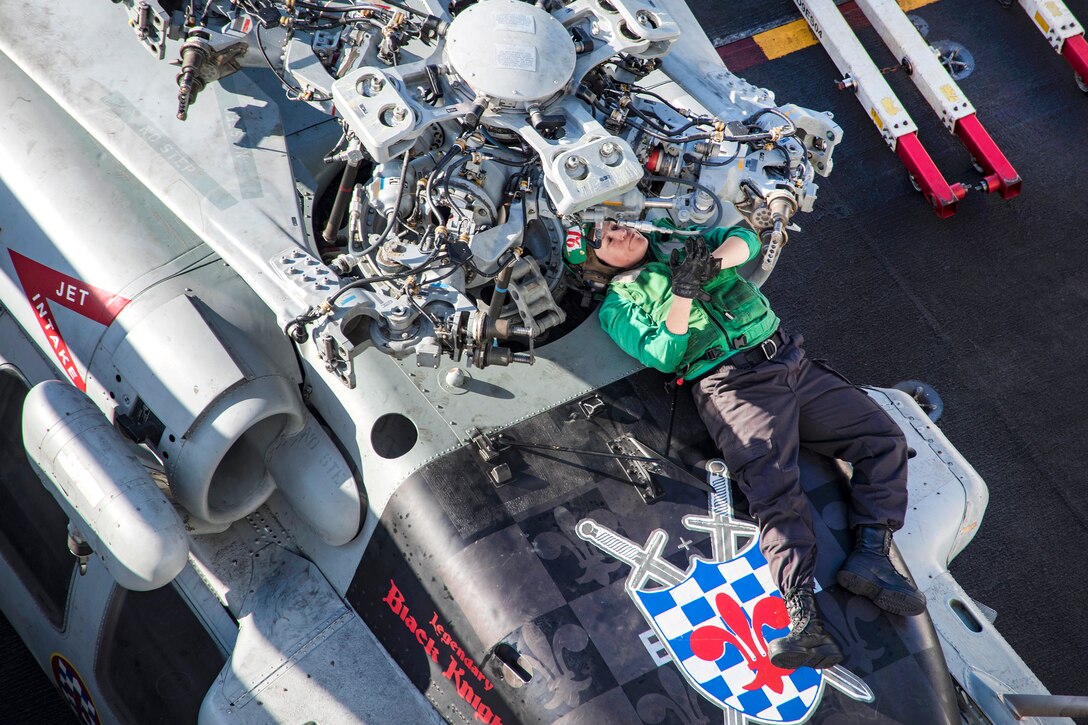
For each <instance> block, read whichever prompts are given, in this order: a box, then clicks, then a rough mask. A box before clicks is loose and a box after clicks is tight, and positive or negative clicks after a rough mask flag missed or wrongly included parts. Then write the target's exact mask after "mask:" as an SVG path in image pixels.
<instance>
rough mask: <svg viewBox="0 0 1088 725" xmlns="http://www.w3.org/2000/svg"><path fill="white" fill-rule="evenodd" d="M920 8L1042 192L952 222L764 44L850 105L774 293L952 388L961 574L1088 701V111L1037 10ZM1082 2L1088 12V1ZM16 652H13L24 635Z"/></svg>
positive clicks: (861, 375)
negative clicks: (964, 469) (965, 523)
mask: <svg viewBox="0 0 1088 725" xmlns="http://www.w3.org/2000/svg"><path fill="white" fill-rule="evenodd" d="M689 2H690V4H691V6H692V7H693V9H694V10H695V11H696V13H697V15H698V16H699V19H700V21H701V22H702V23H703V25H704V27H705V28H706V30H707V32H708V35H709V36H710V37H711V39H712V40H714V41H715V42H716V44H718V45H722V46H723V53H728V52H729V47H728V46H729V44H730V43H736V42H746V43H748V46H747V47H749V48H750V47H751V45H752V44H753V41H752V40H751V38H752V37H753V36H755V35H757V34H761V33H766V32H767V31H769V30H772V29H774V28H777V27H779V26H781V25H782V24H783V23H787V22H791V21H794V20H796V19H797V18H798V17H799V14H798V13H797V11H796V9H795V7H794V5H793V4H792V3H791V2H789V1H788V0H766V1H763V2H750V1H745V2H729V3H721V2H716V1H715V0H689ZM912 5H913V6H917V7H915V9H913V10H912V11H911V13H912V14H913V15H917V16H919V17H920V18H922V19H923V20H925V22H926V24H927V25H928V28H929V32H928V35H927V40H929V41H930V42H936V41H938V40H951V41H955V42H958V43H961V44H962V45H964V46H965V47H966V48H967V49H968V50H969V51H970V53H971V54H972V56H973V57H974V60H975V63H976V67H975V70H974V72H973V73H972V74H971V75H970V76H968V77H966V78H964V79H962V80H960V81H959V83H960V87H961V88H962V89H963V91H964V92H966V93H967V95H968V96H969V97H970V99H971V101H972V102H973V103H974V105H975V106H976V108H977V109H978V116H979V118H980V120H981V121H982V122H983V123H984V124H985V126H986V127H987V129H988V130H989V132H990V135H991V136H992V137H993V138H994V140H995V141H996V142H997V144H998V145H999V146H1000V147H1001V149H1002V150H1003V151H1004V153H1005V155H1006V156H1007V157H1008V158H1009V160H1010V161H1011V162H1012V163H1013V164H1014V166H1015V167H1016V169H1017V170H1018V171H1019V172H1020V175H1021V176H1022V177H1023V180H1024V184H1023V191H1022V194H1021V195H1020V196H1019V197H1017V198H1015V199H1012V200H1009V201H1003V200H1001V199H1000V198H999V197H997V196H986V195H983V194H981V193H977V192H971V193H969V194H968V196H967V198H966V199H965V200H964V201H963V202H962V203H961V204H960V205H959V210H958V212H957V213H956V215H955V216H953V217H951V218H949V219H945V220H941V219H938V218H937V217H936V215H934V213H933V212H932V210H931V209H930V208H929V207H928V206H927V204H926V203H925V202H924V201H923V199H922V198H921V196H920V195H919V194H918V193H917V192H915V191H914V189H913V188H912V187H911V184H910V182H909V180H908V178H907V174H906V171H905V170H904V168H903V166H902V165H901V164H900V163H899V161H898V159H896V157H895V155H894V154H893V153H892V152H891V151H890V150H889V149H888V148H887V146H886V145H885V144H884V142H883V141H882V140H881V138H880V137H879V135H878V134H877V132H876V130H875V128H874V127H873V125H872V123H871V121H870V120H869V118H868V117H867V116H866V114H865V112H864V110H863V109H862V108H861V107H860V105H859V104H858V103H857V102H856V100H855V99H854V98H853V97H852V94H850V93H849V92H846V93H841V92H838V91H837V90H836V89H835V83H834V81H835V80H836V79H837V78H839V72H838V71H837V70H836V68H835V66H834V65H833V64H832V62H831V60H830V58H829V57H828V55H827V54H826V52H824V50H823V49H822V48H821V47H820V46H818V45H816V46H809V47H803V48H800V49H798V50H795V51H793V52H786V53H785V54H784V55H781V56H780V57H773V56H774V55H776V54H777V53H779V52H785V51H788V50H791V48H792V46H786V45H775V46H772V45H770V44H769V42H770V40H771V39H773V37H774V36H767V35H762V36H759V37H760V38H761V40H766V41H768V44H767V45H759V44H758V43H756V44H755V45H756V46H757V47H758V51H759V52H754V53H748V54H746V55H744V56H743V58H744V59H745V60H744V61H743V63H741V62H739V61H738V63H737V65H735V66H733V69H734V70H735V71H736V72H737V73H738V74H739V75H741V76H743V77H745V78H746V79H747V80H749V81H750V82H752V83H754V84H756V85H757V86H764V87H767V88H769V89H771V90H773V91H774V92H775V94H776V95H777V97H778V98H779V99H781V100H783V101H785V100H788V101H790V102H794V103H797V104H799V105H803V106H807V107H810V108H819V109H828V110H831V111H833V112H834V113H835V118H836V120H837V121H838V122H839V123H840V124H841V125H842V127H843V128H844V129H845V132H846V136H845V142H844V143H843V144H842V145H840V146H839V148H838V153H837V155H836V168H835V171H834V173H832V175H831V176H830V177H829V178H828V179H826V180H825V181H824V182H823V183H822V185H821V188H820V199H819V201H818V203H817V204H816V208H815V210H814V212H812V213H811V214H808V215H806V216H804V217H803V218H801V219H800V220H799V223H800V224H801V226H802V228H803V233H799V234H794V235H793V236H792V238H791V240H792V243H791V244H790V245H789V246H788V247H787V249H786V252H785V253H784V255H783V258H782V261H781V263H780V265H779V268H778V270H777V271H776V273H775V275H774V276H773V277H772V279H771V280H770V281H769V282H768V284H767V285H766V287H765V288H764V289H765V291H766V292H767V294H768V295H769V297H770V298H771V299H772V300H773V301H774V303H775V307H776V310H777V311H778V312H779V314H780V316H781V317H782V318H783V321H784V322H783V324H784V327H785V328H786V329H788V330H790V331H798V332H801V333H803V334H804V335H805V337H806V339H807V347H808V350H809V352H810V354H811V355H812V356H813V357H817V358H827V359H828V360H830V361H831V362H832V363H833V364H834V365H835V367H836V368H838V369H839V370H840V371H842V372H843V373H844V374H846V375H847V377H849V378H850V379H852V380H855V381H857V382H863V383H866V384H872V385H877V386H883V387H887V386H891V385H893V384H894V383H896V382H898V381H900V380H905V379H917V380H923V381H925V382H927V383H929V384H931V385H932V386H934V387H935V388H936V389H937V391H938V392H939V393H940V394H941V396H942V398H943V400H944V403H945V412H944V415H943V417H942V418H941V421H940V426H941V428H942V430H943V431H944V433H945V434H946V435H947V436H948V438H949V439H950V440H951V441H952V442H953V443H954V444H955V445H956V446H957V448H958V449H959V451H960V452H961V453H962V454H963V455H964V456H965V457H966V458H967V459H968V460H969V461H970V462H971V463H972V465H973V466H974V467H975V468H976V469H977V470H978V471H979V473H980V474H982V476H983V478H984V479H985V480H986V482H987V484H988V486H989V489H990V503H989V508H988V510H987V514H986V517H985V518H984V521H983V525H982V528H981V530H980V532H979V533H978V535H977V537H976V538H975V540H974V542H973V543H972V544H971V545H970V546H969V547H968V548H967V549H966V550H965V551H964V552H963V553H962V554H961V555H960V556H959V557H958V558H957V559H956V560H955V561H954V562H953V564H952V566H951V570H952V573H953V574H954V576H955V577H956V578H957V580H958V581H959V582H960V584H961V585H962V586H963V587H964V588H965V589H966V591H967V592H968V593H969V594H970V595H971V596H972V597H974V598H975V599H976V600H977V601H979V602H981V603H982V604H984V605H987V606H989V607H992V608H993V609H994V610H996V611H997V613H998V617H997V620H996V625H997V627H998V629H999V630H1000V631H1001V633H1002V634H1003V635H1004V636H1005V637H1006V639H1007V640H1008V641H1009V642H1010V644H1012V646H1013V647H1014V648H1015V649H1016V650H1017V652H1018V653H1019V654H1020V655H1021V657H1023V658H1024V660H1025V661H1026V662H1027V664H1028V665H1029V666H1030V667H1031V668H1032V669H1033V670H1034V672H1035V673H1036V674H1037V675H1038V677H1039V678H1040V679H1041V680H1042V682H1043V683H1044V684H1045V685H1046V686H1047V688H1049V689H1050V691H1051V692H1053V693H1056V694H1088V674H1085V671H1086V670H1085V664H1086V663H1088V632H1085V631H1084V630H1083V629H1082V628H1080V627H1078V626H1077V625H1078V624H1079V618H1078V617H1077V615H1078V614H1079V609H1080V606H1081V605H1082V603H1083V602H1084V600H1085V596H1086V594H1088V585H1086V583H1085V582H1086V575H1088V556H1086V555H1085V554H1084V553H1083V552H1085V551H1088V526H1086V522H1088V516H1086V515H1088V501H1085V500H1084V499H1083V498H1082V496H1081V495H1080V491H1081V490H1082V488H1083V483H1084V481H1085V479H1086V478H1088V474H1086V473H1085V471H1088V447H1086V445H1085V442H1086V440H1088V425H1086V424H1085V422H1084V416H1083V413H1082V411H1083V410H1085V409H1086V408H1088V386H1086V385H1085V384H1084V381H1083V373H1082V368H1083V365H1082V359H1083V356H1084V353H1083V351H1084V350H1086V349H1088V324H1086V323H1085V321H1084V320H1085V314H1086V313H1088V292H1086V291H1085V290H1088V284H1086V282H1088V279H1086V278H1088V260H1086V257H1085V255H1084V253H1083V252H1082V251H1081V250H1080V249H1078V248H1076V247H1075V245H1076V244H1077V243H1078V242H1079V241H1080V238H1081V237H1082V235H1083V230H1084V229H1085V228H1088V209H1086V206H1085V204H1084V200H1085V198H1086V194H1085V186H1086V184H1088V169H1086V165H1085V164H1084V163H1083V162H1084V160H1086V159H1088V152H1086V151H1085V150H1084V149H1085V138H1086V136H1088V96H1086V95H1085V94H1083V93H1081V92H1080V91H1079V90H1078V89H1077V86H1076V85H1075V83H1074V82H1073V78H1072V73H1071V71H1070V69H1069V66H1068V65H1067V64H1066V63H1065V61H1064V60H1063V59H1062V58H1061V57H1059V56H1058V55H1057V54H1055V53H1054V52H1053V51H1052V50H1051V49H1050V48H1049V47H1048V46H1047V44H1046V42H1045V41H1044V39H1043V38H1042V37H1041V36H1040V34H1039V33H1038V31H1037V30H1036V29H1035V28H1034V27H1033V26H1032V25H1031V23H1030V21H1029V19H1028V18H1027V17H1026V15H1025V14H1024V13H1023V12H1022V11H1021V10H1020V9H1019V8H1018V7H1015V6H1014V7H1012V8H1010V9H1008V10H1005V9H1003V8H1002V7H1001V6H1000V5H999V4H998V3H997V2H996V0H959V1H958V2H957V1H955V0H939V1H937V2H929V3H924V2H913V3H912ZM1068 5H1069V7H1070V9H1071V10H1072V11H1073V12H1074V13H1075V14H1077V15H1078V16H1079V17H1080V18H1081V19H1082V20H1083V19H1088V0H1068ZM857 32H858V35H859V37H860V39H861V40H862V42H863V43H864V44H865V46H866V47H867V48H868V49H869V50H870V51H871V53H872V55H873V58H874V61H875V62H876V63H877V65H878V66H881V67H888V68H890V67H893V66H895V63H896V61H895V59H894V58H893V57H892V56H891V54H890V52H888V51H887V50H886V49H885V48H884V46H883V44H882V43H881V42H880V40H879V38H878V37H877V36H876V33H875V31H873V30H872V29H871V28H861V29H859V30H858V31H857ZM744 39H749V40H747V41H745V40H744ZM735 57H740V56H735ZM742 65H743V67H742ZM886 78H887V79H888V81H889V83H890V84H891V85H892V87H893V88H894V89H895V91H896V92H897V93H898V94H899V95H900V98H901V99H902V100H903V102H904V103H905V104H907V106H908V109H909V110H910V112H911V115H912V116H913V118H914V120H915V121H916V122H917V124H918V126H919V128H920V132H919V136H920V138H921V140H922V141H923V143H924V144H925V145H926V148H927V149H928V150H929V152H930V153H931V155H932V156H933V158H934V160H935V161H936V163H937V165H938V166H939V167H940V168H941V170H942V171H943V172H944V174H945V176H946V177H947V178H948V179H949V180H950V181H965V182H966V181H970V182H971V183H974V182H976V181H977V179H978V174H977V173H976V172H975V171H974V170H973V169H972V167H971V159H970V157H969V155H968V153H967V152H966V151H965V150H964V149H963V147H962V146H961V145H960V144H959V142H958V141H957V140H956V139H955V138H954V137H952V136H950V135H949V134H948V133H947V132H946V131H945V130H944V129H943V127H942V126H941V125H940V123H939V121H938V120H937V118H936V117H935V116H934V115H933V114H932V113H931V112H930V111H929V109H928V107H927V106H925V104H924V101H923V100H922V98H921V96H920V95H919V94H918V93H917V92H916V91H915V89H914V87H913V85H912V84H911V83H910V81H909V79H908V78H907V77H906V76H905V74H904V73H903V72H902V71H896V72H890V73H888V74H887V75H886ZM4 624H5V629H6V622H5V623H4ZM6 631H10V630H6ZM4 642H5V645H8V646H5V647H4V651H5V652H8V651H9V650H10V649H11V646H12V645H13V644H15V643H17V640H14V635H9V636H8V637H6V638H5V640H4ZM19 668H22V669H19ZM33 668H34V664H33V662H32V660H31V659H30V658H29V657H28V656H25V654H24V659H22V660H20V659H17V658H15V657H14V656H13V655H11V654H5V656H4V659H3V661H2V662H0V671H2V672H3V673H11V672H13V671H16V672H17V674H7V676H4V677H2V681H3V683H4V684H3V685H2V686H0V689H2V690H3V692H2V694H0V701H3V702H4V703H5V712H4V716H3V717H2V718H0V719H2V720H4V721H5V722H28V723H29V722H44V721H48V722H60V721H61V720H60V718H61V717H64V713H66V712H67V709H66V707H65V706H64V705H63V703H57V702H55V701H54V700H53V699H50V700H49V701H48V703H47V702H46V701H45V699H44V698H46V697H48V690H47V689H46V688H47V685H46V680H45V679H44V678H37V679H39V680H40V681H41V690H38V691H36V692H35V691H34V690H33V689H32V688H31V687H30V686H29V684H28V683H27V682H26V681H25V680H24V679H23V678H24V677H26V676H27V675H28V673H27V671H28V670H29V672H30V673H33V671H34V670H33ZM43 691H44V692H45V694H44V695H43Z"/></svg>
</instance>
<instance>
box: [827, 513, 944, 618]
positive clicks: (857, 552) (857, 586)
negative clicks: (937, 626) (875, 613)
mask: <svg viewBox="0 0 1088 725" xmlns="http://www.w3.org/2000/svg"><path fill="white" fill-rule="evenodd" d="M891 545H892V530H891V529H889V528H888V527H887V526H859V527H858V528H857V543H856V544H855V545H854V551H853V552H851V554H850V556H848V557H847V558H846V563H844V564H843V565H842V569H840V570H839V575H838V581H839V584H840V585H841V586H842V587H843V588H845V589H847V590H849V591H851V592H853V593H854V594H858V595H860V596H863V597H868V598H869V599H872V600H873V603H874V604H876V605H877V606H878V607H880V608H881V609H883V610H884V611H886V612H891V613H892V614H904V615H914V614H921V613H922V612H924V611H926V595H925V594H922V592H920V591H918V588H917V587H915V586H914V585H913V584H911V583H910V581H908V580H907V578H906V577H905V576H903V575H902V574H900V573H899V572H898V571H897V570H896V568H895V566H893V565H892V562H891V559H889V558H888V549H889V548H891Z"/></svg>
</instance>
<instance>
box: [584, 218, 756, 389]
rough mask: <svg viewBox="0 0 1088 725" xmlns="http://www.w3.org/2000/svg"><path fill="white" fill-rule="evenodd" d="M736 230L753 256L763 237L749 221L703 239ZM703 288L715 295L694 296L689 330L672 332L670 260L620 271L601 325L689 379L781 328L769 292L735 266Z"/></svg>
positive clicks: (655, 243)
mask: <svg viewBox="0 0 1088 725" xmlns="http://www.w3.org/2000/svg"><path fill="white" fill-rule="evenodd" d="M731 236H732V237H740V238H741V239H743V240H744V242H745V243H746V244H747V245H748V251H749V254H748V259H749V260H751V259H752V258H753V257H755V256H756V255H757V254H759V237H757V236H756V234H755V232H753V231H752V230H751V229H746V228H744V227H724V228H723V227H718V228H717V229H714V230H712V231H710V232H708V233H707V234H706V235H705V236H704V237H703V239H704V240H705V241H706V243H707V246H708V247H710V248H711V249H712V250H713V249H717V248H718V247H719V246H720V245H721V244H722V242H724V241H725V240H726V238H727V237H731ZM660 244H661V233H654V234H651V235H650V246H651V249H653V250H654V252H655V253H657V251H658V249H659V247H660ZM703 289H704V290H705V291H706V292H707V293H709V294H710V300H709V301H707V302H702V301H700V300H694V302H693V303H692V306H691V317H690V318H689V319H688V331H687V332H686V333H685V334H683V335H677V334H674V333H672V332H670V331H669V329H668V328H667V327H665V318H666V317H668V314H669V307H670V306H671V303H672V274H671V271H670V270H669V265H668V264H665V263H663V262H650V263H649V264H647V265H645V266H643V267H642V268H641V269H640V270H638V274H637V276H636V277H634V278H633V279H632V278H631V276H630V275H629V274H628V275H620V276H619V277H618V278H617V279H615V280H613V282H612V284H610V285H609V288H608V294H607V295H606V296H605V299H604V302H603V303H602V304H601V309H600V320H601V327H603V328H604V330H605V332H607V333H608V334H609V336H611V338H612V339H613V340H615V341H616V344H618V345H619V346H620V348H621V349H623V351H624V352H626V353H627V354H628V355H631V356H632V357H634V358H636V359H638V361H639V362H641V363H642V364H643V365H645V366H647V367H652V368H656V369H658V370H660V371H662V372H665V373H676V374H678V375H679V376H680V377H683V378H687V379H693V378H696V377H698V376H699V375H702V374H703V373H705V372H707V371H708V370H710V369H711V368H713V367H715V366H716V365H719V364H720V363H722V362H723V361H724V360H727V359H728V358H729V356H730V355H732V354H734V353H736V352H738V351H740V350H746V349H749V348H752V347H755V346H756V345H758V344H759V343H761V342H763V341H764V340H766V339H767V338H768V337H770V336H771V335H772V334H774V331H775V330H776V329H778V317H777V315H775V314H774V312H773V311H772V310H771V306H770V303H769V302H768V301H767V298H766V297H764V296H763V293H761V292H760V291H759V290H758V289H756V287H755V286H754V285H753V284H751V283H750V282H748V280H746V279H744V278H743V277H741V276H740V275H738V274H737V270H736V268H730V269H723V270H722V271H721V272H719V273H718V275H717V276H716V277H715V278H714V279H712V280H711V281H710V282H708V283H707V284H706V285H705V286H704V287H703Z"/></svg>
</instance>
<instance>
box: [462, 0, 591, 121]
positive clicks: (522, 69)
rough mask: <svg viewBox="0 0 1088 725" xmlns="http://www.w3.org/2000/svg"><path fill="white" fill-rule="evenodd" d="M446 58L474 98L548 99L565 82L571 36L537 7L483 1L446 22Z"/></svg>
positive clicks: (506, 101) (512, 102) (506, 102)
mask: <svg viewBox="0 0 1088 725" xmlns="http://www.w3.org/2000/svg"><path fill="white" fill-rule="evenodd" d="M446 60H447V63H448V65H449V67H450V68H451V69H452V71H453V72H454V73H455V74H456V75H457V76H458V77H459V78H460V79H461V80H462V81H463V82H464V83H465V84H466V85H467V86H468V87H469V88H470V89H471V90H472V91H473V93H474V94H475V95H476V96H477V97H479V96H483V97H484V98H486V99H488V100H489V101H491V102H492V103H493V104H498V105H502V106H506V107H511V106H513V107H515V108H524V107H525V106H527V105H530V104H534V103H541V102H543V101H546V100H548V99H550V98H551V97H553V96H554V95H556V94H557V93H559V92H560V91H562V90H563V89H564V88H565V87H566V85H567V84H568V83H569V82H570V79H571V77H572V76H573V75H574V61H575V50H574V39H573V38H572V37H571V35H570V33H569V32H568V31H567V29H566V28H565V27H563V24H562V23H560V22H559V21H558V20H556V19H555V18H554V17H552V16H551V15H549V14H548V13H546V12H545V11H544V10H542V9H540V8H538V7H535V6H533V5H527V4H526V3H524V2H518V0H484V2H481V3H478V4H476V5H473V6H471V7H469V8H467V9H466V10H464V11H463V12H461V13H460V14H459V15H458V16H457V17H456V18H454V20H453V22H451V23H450V27H449V31H448V32H447V34H446Z"/></svg>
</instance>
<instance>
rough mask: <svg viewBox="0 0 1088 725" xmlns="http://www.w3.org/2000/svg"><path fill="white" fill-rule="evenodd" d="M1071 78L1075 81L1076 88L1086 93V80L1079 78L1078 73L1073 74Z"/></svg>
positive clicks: (1087, 84)
mask: <svg viewBox="0 0 1088 725" xmlns="http://www.w3.org/2000/svg"><path fill="white" fill-rule="evenodd" d="M1073 80H1075V81H1076V82H1077V88H1079V89H1080V92H1081V93H1088V82H1086V81H1085V80H1084V79H1083V78H1081V77H1080V74H1079V73H1074V74H1073Z"/></svg>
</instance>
